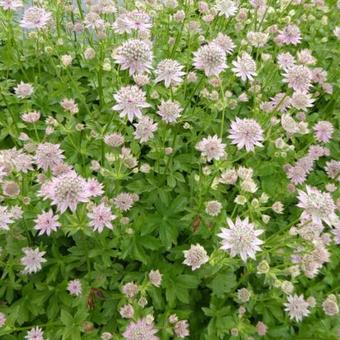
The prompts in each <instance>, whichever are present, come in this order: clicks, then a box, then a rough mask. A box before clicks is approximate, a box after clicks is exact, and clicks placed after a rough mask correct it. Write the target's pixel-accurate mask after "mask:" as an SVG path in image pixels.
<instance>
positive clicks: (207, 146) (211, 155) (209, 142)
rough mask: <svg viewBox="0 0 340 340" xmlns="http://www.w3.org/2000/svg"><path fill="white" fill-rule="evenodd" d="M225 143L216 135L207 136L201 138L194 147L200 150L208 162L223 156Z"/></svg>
mask: <svg viewBox="0 0 340 340" xmlns="http://www.w3.org/2000/svg"><path fill="white" fill-rule="evenodd" d="M224 148H225V144H223V143H222V139H221V138H218V137H217V135H214V136H208V137H207V138H203V139H202V140H201V141H200V142H199V143H198V144H197V145H196V149H197V150H199V151H201V153H202V156H204V157H206V159H207V161H208V162H210V161H211V160H213V159H216V160H219V159H221V158H222V157H224V156H225V151H224Z"/></svg>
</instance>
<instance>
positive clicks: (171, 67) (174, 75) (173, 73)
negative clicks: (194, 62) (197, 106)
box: [155, 59, 185, 87]
mask: <svg viewBox="0 0 340 340" xmlns="http://www.w3.org/2000/svg"><path fill="white" fill-rule="evenodd" d="M182 69H183V65H181V64H180V63H179V62H178V61H176V60H172V59H164V60H162V61H161V62H160V63H159V64H158V66H157V68H156V71H155V73H156V79H155V82H156V83H158V82H160V81H164V85H165V87H169V86H176V85H178V84H180V83H181V82H182V81H183V79H182V77H183V76H184V74H185V72H183V71H182Z"/></svg>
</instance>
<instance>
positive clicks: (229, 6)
mask: <svg viewBox="0 0 340 340" xmlns="http://www.w3.org/2000/svg"><path fill="white" fill-rule="evenodd" d="M215 8H216V10H217V12H218V13H219V15H224V16H225V17H226V18H229V17H232V16H234V15H235V14H236V12H237V6H236V3H235V1H233V0H216V2H215Z"/></svg>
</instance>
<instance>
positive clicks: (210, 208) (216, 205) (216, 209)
mask: <svg viewBox="0 0 340 340" xmlns="http://www.w3.org/2000/svg"><path fill="white" fill-rule="evenodd" d="M221 209H222V204H221V203H220V202H219V201H209V202H206V203H205V212H206V213H207V214H208V215H210V216H217V215H218V214H219V213H220V212H221Z"/></svg>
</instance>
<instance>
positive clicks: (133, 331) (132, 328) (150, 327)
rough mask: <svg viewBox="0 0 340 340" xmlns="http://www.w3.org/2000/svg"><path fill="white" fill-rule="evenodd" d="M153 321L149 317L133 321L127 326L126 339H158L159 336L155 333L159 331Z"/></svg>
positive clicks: (124, 335) (124, 334)
mask: <svg viewBox="0 0 340 340" xmlns="http://www.w3.org/2000/svg"><path fill="white" fill-rule="evenodd" d="M154 327H155V326H154V324H153V322H152V321H151V322H150V320H148V319H147V318H144V319H141V320H137V321H136V322H134V321H131V322H130V323H129V324H128V326H127V327H126V330H125V332H124V333H123V337H124V339H126V340H158V339H159V337H158V336H156V335H155V334H156V333H157V332H158V331H157V329H155V328H154Z"/></svg>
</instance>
